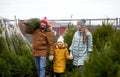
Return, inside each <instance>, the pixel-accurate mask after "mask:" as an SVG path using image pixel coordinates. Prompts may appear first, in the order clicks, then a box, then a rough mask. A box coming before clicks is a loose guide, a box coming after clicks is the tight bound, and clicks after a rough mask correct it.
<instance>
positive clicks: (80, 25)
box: [32, 17, 93, 77]
mask: <svg viewBox="0 0 120 77" xmlns="http://www.w3.org/2000/svg"><path fill="white" fill-rule="evenodd" d="M85 23H86V20H84V19H82V20H78V21H77V25H76V29H77V30H76V32H75V34H74V36H73V39H72V43H71V46H70V48H69V49H67V44H66V43H65V42H64V38H63V36H62V35H61V36H59V38H58V39H57V42H56V43H55V44H54V43H53V37H54V33H53V31H52V30H51V28H50V27H49V26H48V21H47V18H46V17H45V18H43V19H42V20H40V26H39V28H38V29H36V30H35V31H34V32H33V43H32V55H33V56H34V60H35V64H36V68H37V72H38V76H39V77H45V68H46V56H47V53H48V51H50V52H49V53H50V55H49V60H50V61H53V71H54V74H55V77H63V75H64V72H65V68H66V59H69V60H73V65H74V66H76V67H77V68H79V69H80V72H82V67H83V65H84V61H85V60H87V59H88V54H90V53H91V52H92V46H93V45H92V34H91V32H90V31H89V30H88V29H87V28H86V26H85ZM48 49H49V50H48ZM68 50H69V51H70V52H69V51H68Z"/></svg>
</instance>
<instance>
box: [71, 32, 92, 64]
mask: <svg viewBox="0 0 120 77" xmlns="http://www.w3.org/2000/svg"><path fill="white" fill-rule="evenodd" d="M69 50H70V51H71V52H72V54H73V65H76V66H79V65H83V64H84V61H85V60H86V59H87V58H88V52H91V51H92V34H91V33H90V32H89V31H88V30H87V31H86V42H85V43H83V35H82V31H79V30H78V31H76V32H75V34H74V36H73V40H72V44H71V46H70V48H69Z"/></svg>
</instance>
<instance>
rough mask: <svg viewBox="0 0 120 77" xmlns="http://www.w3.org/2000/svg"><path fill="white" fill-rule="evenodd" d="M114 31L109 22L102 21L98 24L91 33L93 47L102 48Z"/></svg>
mask: <svg viewBox="0 0 120 77" xmlns="http://www.w3.org/2000/svg"><path fill="white" fill-rule="evenodd" d="M114 31H115V29H114V28H113V27H112V25H111V24H104V23H103V24H102V25H100V26H98V27H97V29H96V30H95V31H94V33H93V44H94V45H93V47H94V48H96V49H99V50H100V49H101V50H102V49H103V48H104V46H105V44H106V43H107V42H108V41H109V38H110V37H111V35H112V34H113V32H114Z"/></svg>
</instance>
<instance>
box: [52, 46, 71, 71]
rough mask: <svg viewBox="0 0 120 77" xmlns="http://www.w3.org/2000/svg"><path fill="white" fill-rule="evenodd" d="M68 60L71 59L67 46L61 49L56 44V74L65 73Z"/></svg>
mask: <svg viewBox="0 0 120 77" xmlns="http://www.w3.org/2000/svg"><path fill="white" fill-rule="evenodd" d="M66 59H71V58H70V55H69V52H68V49H67V47H66V45H65V44H63V47H61V48H59V47H58V46H57V44H55V51H54V64H53V69H54V72H55V73H64V71H65V68H66Z"/></svg>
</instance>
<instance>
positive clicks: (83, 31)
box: [81, 27, 87, 44]
mask: <svg viewBox="0 0 120 77" xmlns="http://www.w3.org/2000/svg"><path fill="white" fill-rule="evenodd" d="M81 30H82V36H83V44H84V43H85V42H86V38H87V37H86V31H87V28H86V27H82V29H81Z"/></svg>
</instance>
